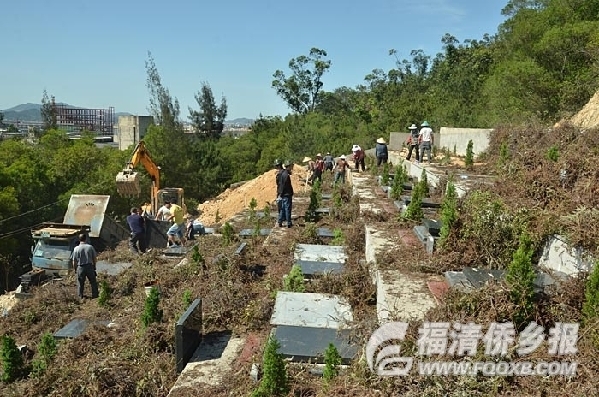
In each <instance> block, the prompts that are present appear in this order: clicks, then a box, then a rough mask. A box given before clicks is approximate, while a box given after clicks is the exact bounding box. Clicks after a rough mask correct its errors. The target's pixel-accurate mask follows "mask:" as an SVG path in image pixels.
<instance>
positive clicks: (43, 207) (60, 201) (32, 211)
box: [0, 197, 70, 225]
mask: <svg viewBox="0 0 599 397" xmlns="http://www.w3.org/2000/svg"><path fill="white" fill-rule="evenodd" d="M68 199H70V197H67V198H63V199H61V200H58V201H55V202H54V203H50V204H46V205H44V206H42V207H39V208H36V209H33V210H29V211H27V212H23V213H22V214H20V215H15V216H11V217H9V218H6V219H2V220H0V225H2V224H3V223H5V222H8V221H10V220H12V219H17V218H21V217H23V216H25V215H29V214H32V213H34V212H37V211H41V210H43V209H45V208H48V207H51V206H53V205H56V204H58V203H62V202H63V201H66V200H68Z"/></svg>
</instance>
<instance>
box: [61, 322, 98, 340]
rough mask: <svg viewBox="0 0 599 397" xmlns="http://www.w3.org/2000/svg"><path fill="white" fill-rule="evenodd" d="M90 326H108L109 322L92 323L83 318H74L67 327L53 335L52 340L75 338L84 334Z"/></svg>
mask: <svg viewBox="0 0 599 397" xmlns="http://www.w3.org/2000/svg"><path fill="white" fill-rule="evenodd" d="M92 324H97V325H103V326H108V324H110V321H92V320H87V319H84V318H76V319H73V320H71V322H69V323H68V324H67V325H65V326H64V327H62V328H61V329H59V330H58V331H56V332H55V333H54V339H57V340H59V339H71V338H77V337H78V336H80V335H81V334H83V333H84V332H85V330H86V329H87V328H88V327H89V326H90V325H92Z"/></svg>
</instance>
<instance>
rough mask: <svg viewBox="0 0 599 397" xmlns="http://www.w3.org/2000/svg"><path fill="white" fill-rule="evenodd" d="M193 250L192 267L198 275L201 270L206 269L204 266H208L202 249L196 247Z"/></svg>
mask: <svg viewBox="0 0 599 397" xmlns="http://www.w3.org/2000/svg"><path fill="white" fill-rule="evenodd" d="M191 250H192V253H191V261H192V265H193V270H194V271H195V272H196V273H197V272H199V271H200V269H203V268H204V265H205V264H206V260H205V259H204V256H203V255H202V253H201V252H200V247H198V246H197V245H194V246H193V248H192V249H191Z"/></svg>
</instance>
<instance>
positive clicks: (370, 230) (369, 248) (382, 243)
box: [364, 225, 394, 284]
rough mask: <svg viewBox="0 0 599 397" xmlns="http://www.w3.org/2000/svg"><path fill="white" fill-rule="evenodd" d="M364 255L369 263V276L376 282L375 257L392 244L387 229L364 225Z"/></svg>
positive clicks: (376, 268) (387, 249)
mask: <svg viewBox="0 0 599 397" xmlns="http://www.w3.org/2000/svg"><path fill="white" fill-rule="evenodd" d="M364 229H365V243H364V256H365V259H366V262H367V263H370V276H371V277H372V283H373V284H376V272H377V270H378V266H377V261H376V258H377V256H379V255H380V254H382V253H385V252H387V251H389V249H390V248H392V247H393V246H394V243H393V242H392V240H391V235H390V234H389V233H388V232H387V231H381V230H378V229H376V228H374V227H372V226H368V225H366V226H365V227H364Z"/></svg>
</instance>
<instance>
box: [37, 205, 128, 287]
mask: <svg viewBox="0 0 599 397" xmlns="http://www.w3.org/2000/svg"><path fill="white" fill-rule="evenodd" d="M109 201H110V196H102V195H84V194H74V195H72V196H71V198H70V200H69V206H68V208H67V211H66V213H65V216H64V219H63V222H62V223H50V222H47V223H43V224H41V225H40V226H39V227H37V228H35V229H33V230H32V231H31V237H32V238H33V246H32V248H31V253H32V258H31V265H32V268H33V270H32V272H34V273H39V271H40V270H42V271H43V272H44V274H45V276H62V275H65V274H66V273H68V272H69V271H70V270H72V269H73V263H72V260H71V254H72V252H73V249H74V248H75V247H76V246H77V245H78V244H79V234H81V233H83V234H85V235H87V237H88V242H89V243H90V244H92V245H93V246H94V248H96V250H98V251H101V250H104V249H106V248H113V247H115V246H116V245H117V244H118V243H119V242H121V241H123V240H126V239H128V238H129V236H130V231H129V229H128V228H127V227H126V226H125V227H124V226H122V225H121V224H120V223H118V222H116V221H115V220H114V219H112V218H111V217H110V216H108V215H106V208H107V206H108V202H109Z"/></svg>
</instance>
